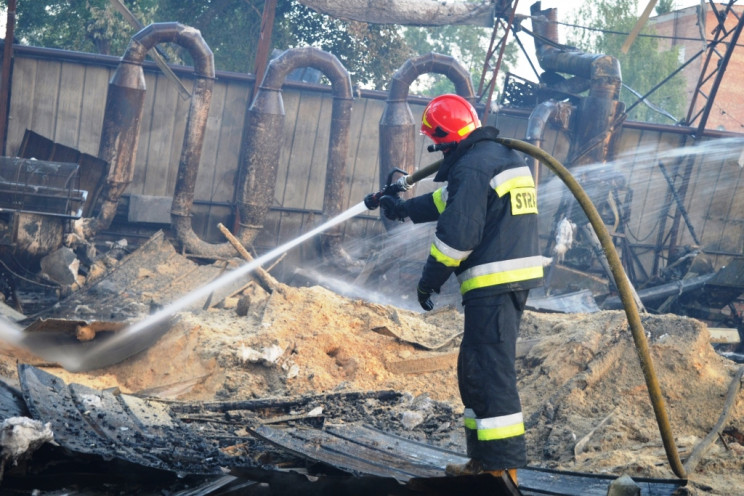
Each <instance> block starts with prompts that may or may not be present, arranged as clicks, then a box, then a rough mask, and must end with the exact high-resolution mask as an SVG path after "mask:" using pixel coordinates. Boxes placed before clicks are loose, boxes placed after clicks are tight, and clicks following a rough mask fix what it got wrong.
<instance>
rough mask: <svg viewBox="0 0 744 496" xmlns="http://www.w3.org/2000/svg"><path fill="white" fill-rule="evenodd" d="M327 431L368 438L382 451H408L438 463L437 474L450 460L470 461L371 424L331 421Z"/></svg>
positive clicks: (367, 441)
mask: <svg viewBox="0 0 744 496" xmlns="http://www.w3.org/2000/svg"><path fill="white" fill-rule="evenodd" d="M326 431H328V432H329V433H330V434H333V435H334V436H337V437H339V438H341V439H346V440H347V441H350V442H353V443H359V442H364V443H365V444H366V445H367V447H368V448H371V449H374V450H376V451H379V452H382V453H389V454H390V453H392V454H399V453H405V454H406V457H407V458H408V459H409V460H410V461H411V463H415V464H417V465H424V466H427V467H435V468H436V470H437V472H438V473H437V474H436V475H442V474H443V473H444V467H446V466H447V464H448V463H465V462H467V461H468V458H467V457H466V456H465V455H463V454H462V453H456V452H454V451H450V450H445V449H442V448H437V447H436V446H432V445H430V444H425V443H420V442H418V441H413V440H411V439H406V438H403V437H400V436H396V435H394V434H390V433H387V432H384V431H381V430H379V429H375V428H374V427H371V426H368V425H361V424H345V425H328V426H327V427H326ZM416 475H417V476H419V475H418V474H416Z"/></svg>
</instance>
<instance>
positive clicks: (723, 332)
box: [708, 327, 741, 344]
mask: <svg viewBox="0 0 744 496" xmlns="http://www.w3.org/2000/svg"><path fill="white" fill-rule="evenodd" d="M708 332H709V333H710V342H711V343H721V344H738V343H740V342H741V338H740V337H739V331H738V330H737V329H731V328H729V327H708Z"/></svg>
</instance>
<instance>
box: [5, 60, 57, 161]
mask: <svg viewBox="0 0 744 496" xmlns="http://www.w3.org/2000/svg"><path fill="white" fill-rule="evenodd" d="M38 65H39V61H38V60H37V59H24V58H16V59H15V62H14V64H13V79H12V82H11V84H12V90H13V91H11V92H10V105H9V107H8V108H9V116H8V121H9V124H8V141H7V144H6V150H5V153H6V154H7V155H11V156H12V155H16V154H17V153H18V149H19V147H20V146H21V142H22V141H23V135H24V133H25V131H26V129H31V125H32V107H33V102H34V100H35V99H36V97H35V93H36V71H37V68H38ZM45 138H48V137H47V136H45Z"/></svg>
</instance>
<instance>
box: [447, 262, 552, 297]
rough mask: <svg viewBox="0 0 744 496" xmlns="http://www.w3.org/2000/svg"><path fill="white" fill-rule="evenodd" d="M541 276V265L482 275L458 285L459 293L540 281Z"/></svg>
mask: <svg viewBox="0 0 744 496" xmlns="http://www.w3.org/2000/svg"><path fill="white" fill-rule="evenodd" d="M542 276H543V268H542V265H539V266H536V267H524V268H521V269H514V270H506V271H503V272H495V273H492V274H484V275H482V276H476V277H473V278H472V279H467V280H465V281H463V282H462V283H461V284H460V293H462V294H465V293H467V292H468V291H470V290H471V289H477V288H486V287H489V286H498V285H500V284H509V283H512V282H520V281H529V280H530V279H540V278H542Z"/></svg>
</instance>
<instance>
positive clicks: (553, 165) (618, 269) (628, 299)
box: [364, 138, 687, 479]
mask: <svg viewBox="0 0 744 496" xmlns="http://www.w3.org/2000/svg"><path fill="white" fill-rule="evenodd" d="M496 141H497V142H498V143H501V144H502V145H504V146H506V147H507V148H511V149H514V150H517V151H519V152H522V153H525V154H527V155H529V156H531V157H532V158H534V159H536V160H539V161H540V162H542V163H543V164H545V165H546V166H547V167H548V168H549V169H550V170H552V171H553V172H554V173H555V174H556V175H557V176H558V177H559V178H560V179H561V181H563V183H564V184H565V185H566V186H567V187H568V189H569V190H570V191H571V193H572V194H573V195H574V197H575V198H576V200H577V201H578V203H579V205H581V208H582V209H583V210H584V213H585V214H586V216H587V218H588V219H589V222H590V223H591V225H592V227H593V228H594V231H595V233H596V234H597V237H598V238H599V241H600V244H601V245H602V249H603V250H604V253H605V256H606V257H607V261H608V262H609V265H610V269H611V271H612V275H613V277H614V279H615V284H616V285H617V289H618V292H619V294H620V299H621V301H622V303H623V307H624V309H625V314H626V316H627V319H628V323H629V325H630V330H631V333H632V335H633V340H634V342H635V346H636V351H637V353H638V358H639V360H640V362H641V369H642V371H643V376H644V378H645V380H646V386H647V388H648V394H649V396H650V398H651V404H652V405H653V408H654V414H655V415H656V422H657V424H658V425H659V431H660V433H661V438H662V442H663V444H664V449H665V451H666V455H667V459H668V461H669V463H670V465H671V468H672V471H673V472H674V473H675V475H677V477H680V478H682V479H684V478H686V477H687V474H686V471H685V469H684V467H683V466H682V462H681V460H680V458H679V453H678V451H677V445H676V444H675V441H674V436H673V435H672V431H671V427H670V423H669V416H668V414H667V411H666V404H665V401H664V396H663V395H662V394H661V387H660V386H659V381H658V379H657V377H656V372H655V370H654V364H653V361H652V360H651V354H650V352H649V347H648V341H647V339H646V333H645V331H644V329H643V324H642V323H641V318H640V315H639V312H638V306H637V304H636V299H635V290H634V289H633V286H632V285H631V284H630V280H629V279H628V276H627V274H626V273H625V269H624V268H623V266H622V262H621V261H620V257H619V256H618V254H617V252H616V251H615V245H614V244H613V243H612V238H611V237H610V234H609V233H608V232H607V228H606V227H605V225H604V222H603V221H602V218H601V217H600V215H599V212H598V211H597V209H596V207H595V206H594V204H593V203H592V201H591V200H590V199H589V196H588V195H587V194H586V192H585V191H584V189H583V188H582V187H581V185H579V183H578V182H577V181H576V179H575V178H574V177H573V176H572V175H571V173H570V172H569V171H568V169H566V168H565V167H564V166H563V165H562V164H561V163H560V162H558V160H556V159H555V158H554V157H553V156H552V155H550V154H549V153H547V152H546V151H545V150H543V149H541V148H538V147H536V146H534V145H531V144H529V143H526V142H524V141H520V140H517V139H512V138H496ZM441 164H442V160H439V161H437V162H434V163H433V164H431V165H429V166H427V167H425V168H423V169H420V170H418V171H417V172H415V173H413V174H411V175H410V176H403V177H401V178H399V179H398V180H397V181H396V182H395V183H393V182H392V174H393V172H396V171H393V172H391V175H390V176H388V185H387V186H385V187H384V188H383V189H382V190H380V191H379V192H377V193H373V194H371V195H368V196H367V197H366V198H365V199H364V203H365V204H366V205H367V208H370V209H372V208H377V206H379V204H380V198H381V197H382V196H384V195H389V194H397V193H398V192H400V191H405V190H406V189H408V188H409V187H410V186H411V185H412V184H414V183H415V182H417V181H419V180H420V179H422V178H424V177H427V176H428V175H430V174H433V173H434V172H436V171H437V170H438V169H439V167H440V166H441ZM401 188H402V189H401ZM375 202H376V204H375ZM370 205H374V207H371V206H370Z"/></svg>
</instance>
